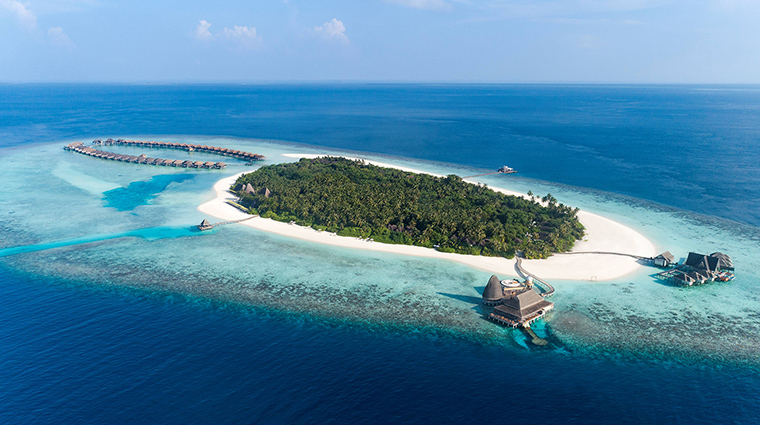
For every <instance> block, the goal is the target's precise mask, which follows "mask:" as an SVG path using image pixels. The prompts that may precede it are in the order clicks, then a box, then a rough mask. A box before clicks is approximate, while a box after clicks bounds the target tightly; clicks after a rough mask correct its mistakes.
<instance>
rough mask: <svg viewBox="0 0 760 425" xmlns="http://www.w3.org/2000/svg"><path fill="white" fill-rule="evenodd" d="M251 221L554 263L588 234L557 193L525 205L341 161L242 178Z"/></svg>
mask: <svg viewBox="0 0 760 425" xmlns="http://www.w3.org/2000/svg"><path fill="white" fill-rule="evenodd" d="M232 190H233V192H234V193H235V194H236V195H237V196H238V198H239V201H238V203H239V204H240V205H242V206H243V207H244V208H246V209H247V212H248V213H249V214H257V215H260V216H261V217H263V218H270V219H273V220H276V221H281V222H293V223H295V224H298V225H301V226H307V227H312V228H314V229H316V230H326V231H328V232H332V233H336V234H338V235H339V236H353V237H359V238H363V239H371V240H374V241H375V242H382V243H389V244H405V245H416V246H422V247H427V248H435V249H437V250H439V251H442V252H452V253H459V254H470V255H484V256H494V257H506V258H512V257H514V255H515V253H516V252H518V251H520V252H522V253H523V255H524V256H525V257H526V258H547V257H549V256H550V255H551V254H552V253H553V252H564V251H569V250H571V249H572V247H573V245H574V244H575V242H576V241H577V240H579V239H581V238H582V237H583V235H584V227H583V225H582V224H581V223H580V221H579V220H578V217H577V213H578V209H577V208H571V207H568V206H566V205H563V204H561V203H558V202H557V200H556V199H555V198H554V197H552V196H551V195H550V194H548V195H546V196H544V197H543V198H541V199H540V200H541V201H542V202H539V199H537V198H536V197H534V196H530V197H529V198H527V199H526V198H522V197H518V196H512V195H507V194H504V193H500V192H496V191H494V190H491V189H489V188H488V187H486V186H485V185H480V184H472V183H468V182H465V181H463V180H462V179H461V178H460V177H458V176H455V175H449V176H446V177H437V176H433V175H429V174H419V173H411V172H407V171H402V170H399V169H395V168H385V167H379V166H375V165H371V164H367V163H365V162H364V161H361V160H351V159H346V158H340V157H320V158H311V159H301V160H300V161H298V162H295V163H284V164H275V165H270V166H265V167H262V168H260V169H258V170H256V171H254V172H251V173H248V174H243V175H241V176H239V177H238V178H237V181H236V182H235V184H234V185H233V186H232Z"/></svg>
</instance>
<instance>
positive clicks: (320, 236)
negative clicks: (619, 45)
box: [198, 154, 657, 281]
mask: <svg viewBox="0 0 760 425" xmlns="http://www.w3.org/2000/svg"><path fill="white" fill-rule="evenodd" d="M283 156H285V157H288V158H314V157H317V156H321V155H307V154H283ZM365 161H366V162H367V163H370V164H374V165H377V166H381V167H390V168H398V169H401V170H404V171H409V172H413V173H424V171H420V170H415V169H411V168H406V167H398V166H395V165H392V164H385V163H381V162H376V161H368V160H365ZM248 172H249V171H248ZM244 173H245V172H243V173H238V174H236V175H234V176H230V177H227V178H224V179H222V180H219V181H218V182H217V183H216V184H215V185H214V191H215V192H216V198H214V199H213V200H211V201H209V202H206V203H204V204H202V205H201V206H199V207H198V211H200V212H202V213H204V214H208V215H209V216H212V217H216V218H218V219H220V220H222V221H223V220H238V219H242V218H247V217H250V216H249V215H248V214H246V213H244V212H242V211H240V210H238V209H237V208H235V207H233V206H232V205H230V204H228V203H227V202H226V201H227V200H228V199H229V200H235V199H237V198H236V197H235V196H234V195H233V194H232V193H230V192H229V188H230V186H231V185H232V184H233V183H234V182H235V180H237V178H238V177H239V176H240V175H241V174H244ZM491 189H493V190H497V191H499V192H502V193H506V194H510V195H516V196H523V197H527V195H525V194H521V193H517V192H512V191H508V190H504V189H500V188H494V187H491ZM578 218H579V220H580V221H581V223H582V224H583V225H584V226H585V227H586V232H587V236H586V238H584V240H583V241H578V242H576V244H575V247H574V249H573V252H620V253H627V254H634V255H639V256H644V257H651V256H654V255H657V250H656V247H655V246H654V244H652V242H651V241H649V240H648V239H647V238H645V237H644V236H643V235H641V234H640V233H638V232H636V231H635V230H633V229H631V228H629V227H627V226H624V225H622V224H620V223H618V222H615V221H612V220H610V219H607V218H604V217H601V216H599V215H596V214H592V213H589V212H585V211H579V213H578ZM211 221H213V220H211ZM240 225H245V226H249V227H253V228H255V229H259V230H263V231H267V232H272V233H277V234H280V235H284V236H288V237H293V238H297V239H302V240H307V241H311V242H317V243H323V244H327V245H334V246H341V247H346V248H355V249H368V250H373V251H380V252H388V253H394V254H399V255H414V256H418V257H430V258H442V259H446V260H451V261H457V262H460V263H463V264H466V265H468V266H471V267H474V268H477V269H480V270H484V271H488V272H491V273H494V274H496V275H498V276H499V277H500V278H506V277H510V276H511V277H517V276H518V274H517V271H516V269H515V260H514V259H512V260H509V259H506V258H496V257H484V256H476V255H463V254H452V253H444V252H439V251H436V250H434V249H430V248H424V247H419V246H409V245H393V244H384V243H379V242H373V241H367V240H362V239H358V238H352V237H344V236H338V235H336V234H334V233H329V232H320V231H317V230H314V229H312V228H310V227H303V226H298V225H295V224H288V223H282V222H279V221H274V220H271V219H266V218H261V217H254V218H252V219H250V220H247V221H244V222H242V223H240ZM523 267H524V268H525V269H526V270H528V271H530V272H531V273H533V274H535V275H537V276H539V277H542V278H545V279H563V280H596V281H605V280H611V279H615V278H618V277H621V276H625V275H627V274H629V273H632V272H634V271H636V270H639V269H640V268H641V267H643V266H642V265H641V264H639V263H638V262H637V261H636V259H634V258H631V257H626V256H619V255H602V254H575V255H568V254H557V255H554V256H552V257H551V258H548V259H545V260H525V261H523Z"/></svg>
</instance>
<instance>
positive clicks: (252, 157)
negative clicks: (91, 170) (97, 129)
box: [92, 138, 264, 161]
mask: <svg viewBox="0 0 760 425" xmlns="http://www.w3.org/2000/svg"><path fill="white" fill-rule="evenodd" d="M92 143H93V144H96V145H103V146H109V145H124V146H147V147H151V148H168V149H181V150H185V151H188V152H194V151H199V152H209V153H215V154H218V155H224V156H231V157H234V158H240V159H245V160H249V161H261V160H263V159H264V155H259V154H257V153H251V152H246V151H239V150H235V149H227V148H220V147H218V146H206V145H197V144H193V143H175V142H155V141H152V140H125V139H110V138H109V139H106V140H100V139H97V140H93V142H92Z"/></svg>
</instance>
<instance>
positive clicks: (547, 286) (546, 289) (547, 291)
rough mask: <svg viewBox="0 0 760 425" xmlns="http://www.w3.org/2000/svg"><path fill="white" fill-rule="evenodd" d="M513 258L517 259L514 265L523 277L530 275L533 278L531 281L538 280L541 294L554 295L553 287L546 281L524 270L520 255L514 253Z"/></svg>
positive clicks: (545, 295) (544, 295)
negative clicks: (541, 290)
mask: <svg viewBox="0 0 760 425" xmlns="http://www.w3.org/2000/svg"><path fill="white" fill-rule="evenodd" d="M515 258H516V259H517V262H516V263H515V267H517V271H518V272H519V273H520V274H522V277H523V278H525V277H526V276H530V277H532V278H533V282H538V283H540V284H541V285H539V286H542V288H541V289H543V291H544V292H542V293H541V296H543V297H549V296H551V295H554V287H553V286H552V285H551V284H550V283H549V282H547V281H545V280H543V279H541V278H540V277H538V276H536V275H534V274H533V273H531V272H529V271H527V270H525V269H524V268H523V266H522V260H523V259H522V257H520V256H517V255H515Z"/></svg>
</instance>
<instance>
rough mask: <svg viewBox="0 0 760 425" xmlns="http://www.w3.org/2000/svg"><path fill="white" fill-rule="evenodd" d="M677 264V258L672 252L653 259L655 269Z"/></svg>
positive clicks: (666, 252)
mask: <svg viewBox="0 0 760 425" xmlns="http://www.w3.org/2000/svg"><path fill="white" fill-rule="evenodd" d="M675 263H676V257H675V256H674V255H673V254H671V253H670V251H665V252H663V253H662V254H660V255H658V256H656V257H654V258H653V259H652V264H654V265H655V267H668V266H671V265H673V264H675Z"/></svg>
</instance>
